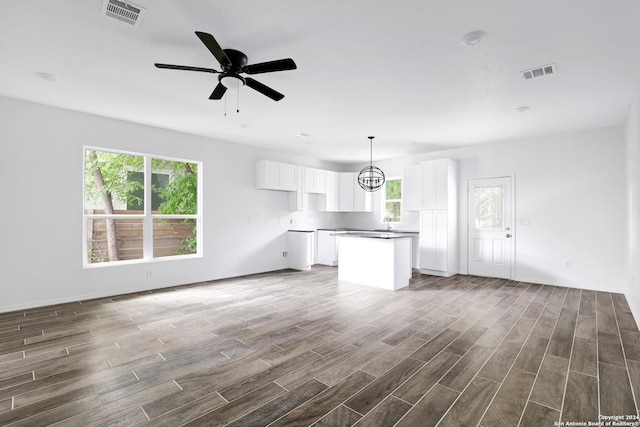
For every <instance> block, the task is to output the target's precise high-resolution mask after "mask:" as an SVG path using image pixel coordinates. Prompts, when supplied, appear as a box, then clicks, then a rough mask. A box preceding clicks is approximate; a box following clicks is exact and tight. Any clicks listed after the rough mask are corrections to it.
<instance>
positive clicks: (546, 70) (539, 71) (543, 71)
mask: <svg viewBox="0 0 640 427" xmlns="http://www.w3.org/2000/svg"><path fill="white" fill-rule="evenodd" d="M555 72H556V64H549V65H544V66H542V67H536V68H532V69H530V70H525V71H523V72H522V77H523V78H524V79H525V80H530V79H533V78H534V77H542V76H546V75H548V74H554V73H555Z"/></svg>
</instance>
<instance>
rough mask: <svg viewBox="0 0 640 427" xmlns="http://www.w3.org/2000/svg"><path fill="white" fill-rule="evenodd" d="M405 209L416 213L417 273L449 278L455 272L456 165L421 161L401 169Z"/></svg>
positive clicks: (456, 231) (443, 161)
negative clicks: (417, 220) (418, 244)
mask: <svg viewBox="0 0 640 427" xmlns="http://www.w3.org/2000/svg"><path fill="white" fill-rule="evenodd" d="M405 195H406V197H405V209H406V210H408V211H420V272H421V273H423V274H432V275H436V276H445V277H449V276H452V275H454V274H456V273H457V272H458V244H457V239H458V229H457V217H458V210H457V164H456V162H455V161H454V160H451V159H438V160H429V161H425V162H421V163H420V165H418V166H412V167H409V168H407V169H406V170H405Z"/></svg>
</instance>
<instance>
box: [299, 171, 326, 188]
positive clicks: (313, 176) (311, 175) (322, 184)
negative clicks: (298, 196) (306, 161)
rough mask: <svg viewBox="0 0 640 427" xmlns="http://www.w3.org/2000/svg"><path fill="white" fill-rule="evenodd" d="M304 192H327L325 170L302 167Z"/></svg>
mask: <svg viewBox="0 0 640 427" xmlns="http://www.w3.org/2000/svg"><path fill="white" fill-rule="evenodd" d="M304 191H305V193H315V194H325V193H326V192H327V171H326V170H322V169H316V168H309V167H305V168H304Z"/></svg>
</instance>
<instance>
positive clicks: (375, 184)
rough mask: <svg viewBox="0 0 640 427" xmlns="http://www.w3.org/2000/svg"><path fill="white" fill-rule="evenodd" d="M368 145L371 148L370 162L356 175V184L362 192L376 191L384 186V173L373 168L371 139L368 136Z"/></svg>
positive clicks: (371, 137)
mask: <svg viewBox="0 0 640 427" xmlns="http://www.w3.org/2000/svg"><path fill="white" fill-rule="evenodd" d="M368 138H369V144H370V147H371V157H370V159H371V161H370V162H369V166H366V167H364V168H363V169H362V170H361V171H360V173H359V174H358V184H360V187H362V189H363V190H364V191H371V192H373V191H378V190H379V189H380V187H382V185H383V184H384V172H382V170H381V169H380V168H378V167H376V166H373V138H375V137H374V136H370V137H368Z"/></svg>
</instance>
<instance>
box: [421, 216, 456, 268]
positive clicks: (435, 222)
mask: <svg viewBox="0 0 640 427" xmlns="http://www.w3.org/2000/svg"><path fill="white" fill-rule="evenodd" d="M455 221H456V219H455V216H454V217H453V218H452V214H451V212H450V211H449V210H444V209H429V210H423V211H421V212H420V271H421V272H422V273H424V274H432V275H435V276H446V277H448V276H452V275H454V274H456V273H457V270H458V265H457V256H458V253H457V248H456V227H455Z"/></svg>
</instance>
